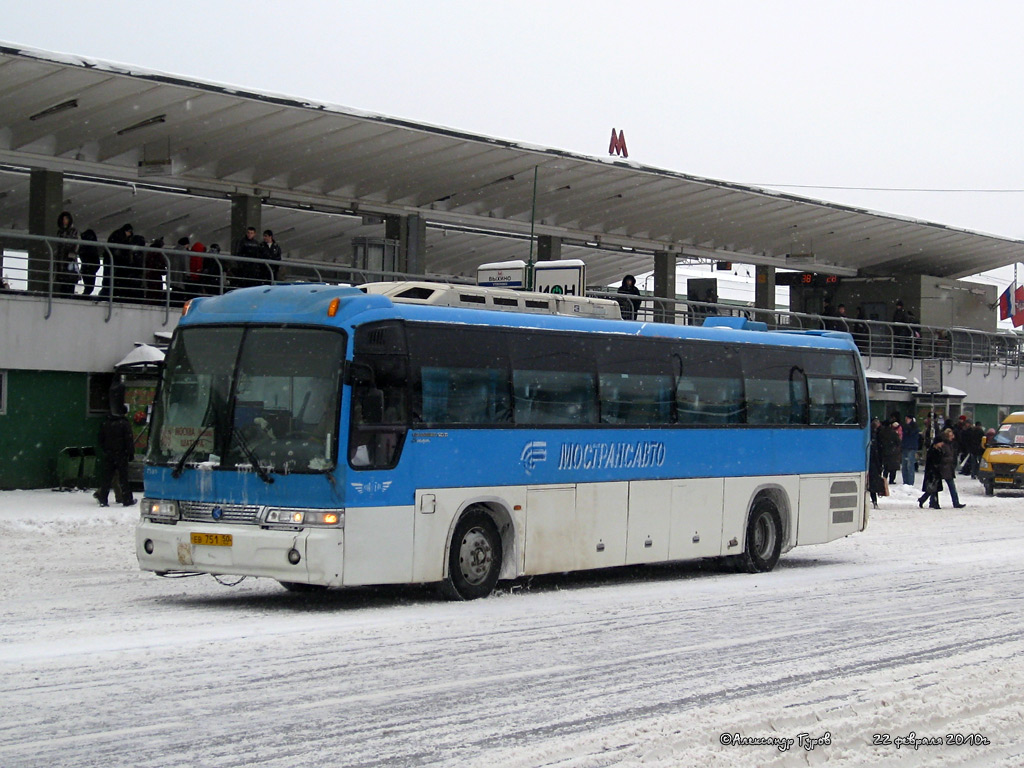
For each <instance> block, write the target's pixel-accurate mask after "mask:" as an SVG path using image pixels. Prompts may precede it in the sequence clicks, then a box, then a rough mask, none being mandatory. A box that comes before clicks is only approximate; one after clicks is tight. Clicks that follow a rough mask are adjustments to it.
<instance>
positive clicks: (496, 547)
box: [441, 509, 502, 600]
mask: <svg viewBox="0 0 1024 768" xmlns="http://www.w3.org/2000/svg"><path fill="white" fill-rule="evenodd" d="M501 556H502V553H501V536H500V535H499V534H498V528H497V526H495V524H494V521H493V520H492V519H491V516H490V515H488V514H487V513H486V512H484V511H483V510H480V509H470V510H469V511H468V512H466V514H464V515H463V516H462V518H461V519H460V520H459V522H458V524H457V525H456V526H455V531H454V533H453V534H452V543H451V546H450V547H449V548H448V577H447V578H446V579H445V580H444V581H443V582H442V584H441V591H442V593H443V594H444V595H445V597H447V598H448V599H450V600H476V599H477V598H479V597H487V596H488V595H489V594H491V592H493V591H494V585H495V584H497V583H498V574H499V573H501Z"/></svg>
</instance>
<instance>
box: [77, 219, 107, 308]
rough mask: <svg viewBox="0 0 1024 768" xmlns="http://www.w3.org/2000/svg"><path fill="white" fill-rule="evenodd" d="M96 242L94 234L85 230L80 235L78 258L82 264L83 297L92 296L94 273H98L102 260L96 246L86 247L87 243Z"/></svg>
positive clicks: (94, 280) (94, 286) (89, 230)
mask: <svg viewBox="0 0 1024 768" xmlns="http://www.w3.org/2000/svg"><path fill="white" fill-rule="evenodd" d="M96 240H97V238H96V233H95V232H94V231H92V230H91V229H87V230H85V232H83V233H82V244H81V245H80V246H79V247H78V258H79V260H81V262H82V295H83V296H92V292H93V290H94V289H95V288H96V273H97V272H99V271H100V263H101V259H102V256H101V254H100V248H99V246H97V245H88V243H95V242H96Z"/></svg>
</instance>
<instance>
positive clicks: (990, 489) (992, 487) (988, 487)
mask: <svg viewBox="0 0 1024 768" xmlns="http://www.w3.org/2000/svg"><path fill="white" fill-rule="evenodd" d="M982 485H984V486H985V495H986V496H994V495H995V493H996V484H995V483H982Z"/></svg>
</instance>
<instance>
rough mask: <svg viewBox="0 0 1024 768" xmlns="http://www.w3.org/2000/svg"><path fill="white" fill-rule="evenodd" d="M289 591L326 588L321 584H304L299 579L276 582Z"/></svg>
mask: <svg viewBox="0 0 1024 768" xmlns="http://www.w3.org/2000/svg"><path fill="white" fill-rule="evenodd" d="M277 583H278V584H280V585H281V586H282V587H284V588H285V589H287V590H288V591H289V592H297V593H302V592H304V593H307V594H308V593H310V592H323V591H324V590H326V589H327V587H325V586H324V585H323V584H304V583H302V582H301V581H279V582H277Z"/></svg>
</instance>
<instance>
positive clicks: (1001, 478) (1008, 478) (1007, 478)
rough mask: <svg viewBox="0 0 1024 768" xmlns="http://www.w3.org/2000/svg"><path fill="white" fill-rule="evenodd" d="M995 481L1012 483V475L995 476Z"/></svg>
mask: <svg viewBox="0 0 1024 768" xmlns="http://www.w3.org/2000/svg"><path fill="white" fill-rule="evenodd" d="M996 482H997V483H1011V484H1012V483H1013V478H1012V477H997V478H996Z"/></svg>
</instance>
